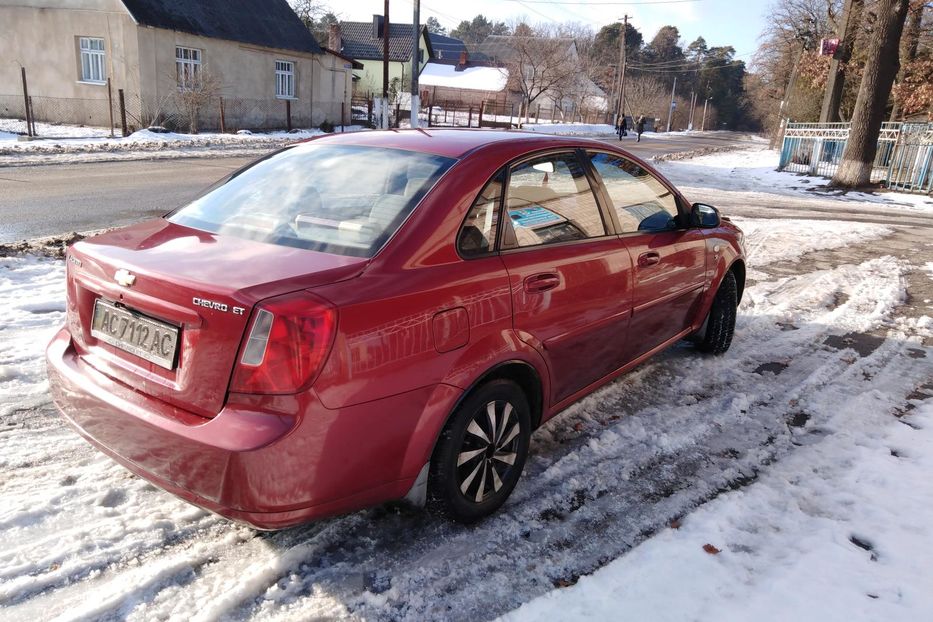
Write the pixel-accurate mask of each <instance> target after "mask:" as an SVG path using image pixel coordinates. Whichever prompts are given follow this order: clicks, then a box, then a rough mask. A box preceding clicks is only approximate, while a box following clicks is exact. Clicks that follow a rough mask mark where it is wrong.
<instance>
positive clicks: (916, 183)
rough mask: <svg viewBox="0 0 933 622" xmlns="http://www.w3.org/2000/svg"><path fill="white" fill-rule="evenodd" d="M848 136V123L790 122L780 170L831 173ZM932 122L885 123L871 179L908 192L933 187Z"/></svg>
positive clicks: (922, 190)
mask: <svg viewBox="0 0 933 622" xmlns="http://www.w3.org/2000/svg"><path fill="white" fill-rule="evenodd" d="M848 138H849V124H848V123H788V124H787V128H786V130H785V133H784V142H783V144H782V146H781V161H780V164H779V165H778V170H782V171H790V172H795V173H805V174H808V175H819V176H821V177H832V176H833V175H834V174H835V173H836V169H837V168H838V167H839V162H840V161H841V160H842V154H843V151H845V146H846V141H847V140H848ZM931 160H933V123H900V122H898V123H883V124H882V126H881V133H880V134H879V136H878V150H877V153H876V155H875V161H874V163H873V165H872V172H871V181H872V182H873V183H879V182H880V183H884V184H885V185H886V186H887V187H889V188H892V189H896V190H903V191H908V192H918V193H924V192H925V193H929V192H930V191H931V189H933V171H931Z"/></svg>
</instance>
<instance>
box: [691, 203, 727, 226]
mask: <svg viewBox="0 0 933 622" xmlns="http://www.w3.org/2000/svg"><path fill="white" fill-rule="evenodd" d="M690 220H692V221H693V226H694V227H699V228H700V229H715V228H716V227H718V226H719V223H720V222H721V219H720V217H719V210H717V209H716V208H715V207H713V206H712V205H706V204H705V203H694V204H693V208H692V209H691V210H690Z"/></svg>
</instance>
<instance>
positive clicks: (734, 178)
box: [657, 144, 933, 213]
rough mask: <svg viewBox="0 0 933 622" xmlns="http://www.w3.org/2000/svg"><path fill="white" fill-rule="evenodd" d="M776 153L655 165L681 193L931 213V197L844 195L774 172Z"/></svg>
mask: <svg viewBox="0 0 933 622" xmlns="http://www.w3.org/2000/svg"><path fill="white" fill-rule="evenodd" d="M779 160H780V154H779V153H778V152H777V151H773V150H770V149H767V148H766V146H765V145H764V144H758V145H756V146H754V147H750V148H748V149H740V150H736V151H729V152H727V153H714V154H711V155H706V156H700V157H696V158H691V159H689V160H683V161H668V162H658V163H657V166H658V168H659V169H660V170H661V171H662V172H663V173H664V174H665V175H666V176H667V177H669V178H670V179H671V181H673V182H674V183H675V184H677V186H678V187H680V188H681V190H684V191H687V190H688V189H689V188H705V187H706V188H708V187H713V188H716V189H717V190H727V191H733V192H744V193H749V194H751V195H753V196H754V195H758V196H759V197H763V196H772V197H773V196H774V195H784V196H794V197H801V196H811V197H812V196H817V197H826V196H830V197H833V198H838V199H840V200H842V201H848V202H850V203H856V204H857V203H866V204H883V205H890V206H897V207H902V208H905V209H908V210H914V211H918V212H929V213H933V197H930V196H929V195H923V194H909V193H906V192H887V191H880V192H876V193H867V192H846V191H840V190H831V189H828V188H827V187H826V184H827V183H828V181H829V180H828V179H826V178H824V177H811V176H808V175H801V174H798V173H788V172H783V171H778V170H776V169H777V165H778V162H779Z"/></svg>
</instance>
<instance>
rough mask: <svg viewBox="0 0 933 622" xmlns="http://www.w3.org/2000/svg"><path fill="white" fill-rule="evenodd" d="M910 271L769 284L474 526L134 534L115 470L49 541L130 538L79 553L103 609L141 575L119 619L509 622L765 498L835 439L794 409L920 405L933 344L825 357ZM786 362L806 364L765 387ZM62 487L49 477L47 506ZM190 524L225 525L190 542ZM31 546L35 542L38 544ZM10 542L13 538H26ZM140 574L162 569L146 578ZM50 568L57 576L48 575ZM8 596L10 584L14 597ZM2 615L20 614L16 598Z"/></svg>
mask: <svg viewBox="0 0 933 622" xmlns="http://www.w3.org/2000/svg"><path fill="white" fill-rule="evenodd" d="M902 269H903V266H902V265H900V264H899V263H898V262H896V261H894V260H893V259H879V260H876V261H875V262H874V263H872V262H866V263H864V264H861V265H859V266H840V267H838V268H836V269H834V270H829V271H820V272H815V273H811V274H807V275H801V276H798V277H790V278H785V279H778V280H776V281H766V282H763V283H760V284H758V285H757V286H756V287H753V288H750V290H749V292H748V294H749V300H748V301H747V302H746V304H745V306H744V307H743V309H742V311H741V313H740V325H739V327H738V330H739V334H738V335H737V338H736V341H735V342H734V345H733V350H732V351H730V353H729V354H727V355H726V356H725V357H723V358H717V359H709V358H701V357H699V356H698V355H696V354H694V353H693V352H692V351H691V349H690V348H688V347H677V348H674V349H672V350H670V351H669V352H668V353H666V354H664V355H662V356H661V357H659V358H657V359H655V360H654V361H653V362H651V363H648V364H646V365H645V366H642V367H641V368H639V369H638V370H636V371H634V372H633V373H631V374H628V375H627V376H625V377H623V378H622V379H620V380H619V381H617V382H615V383H613V384H612V385H610V386H608V387H606V388H605V389H603V390H602V391H600V392H599V393H597V394H596V395H594V396H590V397H589V398H587V399H585V400H583V401H582V402H580V403H578V404H576V405H575V406H573V407H571V408H570V409H568V411H566V412H565V413H563V414H562V415H561V416H559V417H558V418H557V419H556V420H555V421H554V422H551V423H549V424H547V425H546V426H545V427H544V428H543V429H542V430H539V432H538V433H537V434H536V435H535V438H534V441H533V452H534V454H533V456H532V458H531V460H530V461H529V464H528V471H527V473H526V477H525V478H523V481H522V483H520V485H519V487H518V488H517V489H516V493H515V496H514V498H513V499H512V500H511V501H510V502H509V503H508V504H507V505H506V507H505V508H503V512H502V513H501V514H500V515H497V516H495V517H492V518H491V519H489V520H487V521H484V522H483V523H482V524H481V525H478V526H475V527H469V528H463V527H460V526H455V525H450V524H448V523H447V522H446V521H444V520H443V519H439V518H437V517H434V516H432V515H430V514H423V513H418V512H408V511H398V510H395V509H392V508H377V509H374V510H367V511H364V512H359V513H356V514H354V515H351V516H348V517H343V518H339V519H333V520H331V521H326V522H324V523H319V524H315V525H311V526H308V527H302V528H297V529H293V530H289V531H287V532H282V533H277V534H262V535H255V534H252V532H249V534H250V535H247V536H244V537H245V538H246V539H245V540H244V539H242V538H241V537H240V536H242V534H243V528H240V527H236V526H234V525H230V524H226V523H224V522H223V521H219V520H217V519H212V518H211V519H207V518H203V517H202V518H195V519H193V520H191V519H189V520H188V521H187V522H186V521H185V518H184V517H182V516H180V515H179V512H178V511H177V509H176V510H175V511H174V512H163V515H165V516H166V518H165V519H159V521H157V522H156V523H153V522H152V518H151V517H152V515H153V513H158V512H159V511H160V510H159V506H160V505H168V506H172V504H173V503H176V504H177V503H180V502H176V501H175V500H174V499H173V498H172V497H170V496H168V495H166V494H164V493H161V492H156V491H146V492H145V494H143V495H141V497H140V498H141V499H142V501H143V502H142V503H141V504H140V505H139V506H136V507H133V508H132V509H131V508H130V507H127V504H126V503H124V504H123V505H122V506H120V507H118V508H116V510H118V512H115V514H117V515H118V516H121V517H123V520H124V521H125V522H126V525H129V526H130V528H129V529H127V531H125V532H124V533H123V535H122V536H120V529H121V527H125V526H121V524H120V523H119V521H115V520H113V518H114V517H113V516H112V515H108V514H107V512H106V511H104V512H103V514H96V513H95V512H93V511H91V512H90V513H88V511H87V509H88V507H90V506H91V505H93V504H92V501H90V499H91V497H90V495H91V494H92V493H93V494H96V495H98V496H99V495H101V494H105V493H106V492H107V491H108V490H110V489H113V488H115V487H119V486H121V485H122V486H125V485H126V482H125V481H123V482H122V483H121V480H120V479H119V478H117V477H116V476H113V475H111V474H109V473H108V476H107V477H105V478H103V481H102V482H100V486H99V487H98V489H95V487H94V486H93V482H89V483H88V488H87V489H86V491H85V493H84V494H83V496H79V500H80V499H82V498H83V499H84V500H85V505H86V506H87V507H83V506H82V505H81V504H80V503H79V504H78V505H77V506H76V507H75V508H71V510H72V512H77V515H78V516H80V518H81V520H84V521H87V525H86V526H84V528H81V527H77V528H74V531H70V532H69V531H68V530H67V529H63V527H62V524H61V523H55V522H54V521H51V522H50V523H49V524H47V525H44V526H43V530H47V531H46V533H55V534H57V535H59V536H61V537H62V539H63V541H64V542H69V541H71V540H75V539H77V540H80V539H83V538H91V539H93V538H96V537H97V535H98V529H99V528H101V527H103V526H106V525H109V526H110V528H111V529H113V536H112V537H111V541H110V546H111V547H112V548H111V549H105V550H103V551H100V550H91V551H82V550H81V549H80V548H71V549H69V551H68V553H67V555H66V556H65V558H66V559H70V558H73V557H78V558H80V557H82V556H89V557H90V558H91V560H93V559H94V558H95V557H98V558H99V559H100V560H109V566H107V568H105V569H104V570H101V571H99V572H96V571H92V572H91V573H90V574H87V575H72V577H71V579H70V582H72V585H74V586H76V588H75V589H77V588H79V591H80V592H81V593H82V594H84V595H87V596H88V597H89V600H93V601H95V602H96V601H100V602H104V601H107V598H108V596H107V595H108V594H110V595H113V594H118V593H120V591H121V590H123V589H125V587H126V585H128V584H126V583H123V577H124V576H125V575H126V574H127V573H130V572H132V573H133V575H132V576H135V577H136V579H134V580H133V581H134V583H132V584H133V585H136V586H138V589H137V588H132V589H133V590H134V591H132V593H131V596H132V598H130V599H129V600H128V601H127V602H126V603H125V604H124V605H121V606H120V607H119V608H114V607H110V608H108V609H106V611H105V612H104V614H103V615H109V616H112V617H114V616H115V617H120V618H124V617H125V618H126V619H171V618H175V619H186V618H189V617H191V615H192V612H202V615H203V616H204V619H210V618H211V617H213V618H216V617H220V616H222V617H225V618H231V619H237V618H240V619H247V618H262V619H272V620H274V619H294V618H307V617H310V616H312V615H328V616H352V617H357V616H359V617H366V618H372V619H428V618H437V617H444V618H448V619H476V618H487V617H492V616H494V615H496V614H497V613H500V612H502V611H505V610H507V609H509V608H511V607H512V606H514V605H515V604H517V603H520V602H524V601H525V600H527V599H528V598H530V597H532V596H534V595H537V594H540V593H542V592H544V591H546V590H548V589H550V588H551V586H552V585H553V582H554V581H558V580H570V581H572V580H573V579H574V577H575V576H577V575H579V574H581V573H586V572H590V571H592V570H594V569H596V568H598V567H599V566H600V565H602V564H604V563H606V562H607V561H609V560H610V559H612V558H614V557H617V556H618V555H619V554H622V553H624V551H626V550H628V549H629V548H630V547H631V546H634V545H635V544H637V543H638V542H640V541H641V540H643V539H644V538H646V537H648V536H650V534H651V533H653V532H654V531H656V530H657V529H659V528H662V527H664V526H665V525H666V524H667V523H668V522H669V520H670V519H671V518H674V517H677V516H680V515H683V514H684V513H686V512H689V511H690V510H691V509H692V508H694V507H696V505H698V504H699V503H702V502H703V501H705V500H707V499H709V498H712V497H713V496H715V495H717V494H719V493H720V492H721V491H723V490H728V489H729V488H730V487H733V486H737V485H743V484H745V483H747V482H748V481H750V480H751V479H753V478H754V477H755V475H756V473H757V471H758V470H759V469H760V468H762V467H763V466H765V465H767V464H768V463H769V462H770V461H771V460H774V459H776V458H779V457H780V456H782V455H785V454H786V453H787V452H789V451H792V450H793V448H794V446H795V444H799V443H804V442H805V443H810V442H819V440H820V438H822V437H823V436H824V435H825V434H831V433H833V430H823V429H821V427H820V426H821V425H822V423H821V421H820V420H819V418H816V417H814V418H812V419H811V420H810V422H809V423H808V424H807V425H806V426H805V427H804V428H803V429H801V430H798V429H791V428H790V427H788V426H787V424H786V423H785V417H786V416H788V415H789V414H790V413H791V412H793V411H804V410H808V409H810V410H818V409H816V408H813V406H817V405H821V404H824V403H825V402H827V401H828V402H833V401H837V402H838V403H839V404H844V403H845V396H844V395H841V393H845V392H846V391H843V390H842V389H840V386H843V387H845V388H846V390H847V391H851V390H857V391H863V390H870V389H871V388H873V387H875V386H883V387H884V388H885V389H887V390H888V391H889V392H890V393H891V394H892V399H895V400H896V399H900V398H901V397H902V396H906V395H907V394H908V393H910V391H911V390H912V389H913V386H916V384H917V377H918V375H924V374H925V375H927V376H929V375H930V374H931V373H933V370H931V369H930V362H931V360H933V354H931V353H930V352H929V349H927V350H926V351H927V357H926V358H924V359H908V358H907V357H906V356H905V354H904V353H905V350H906V349H907V348H908V347H910V348H913V349H916V346H917V344H916V343H915V342H908V341H906V340H905V336H904V335H895V336H892V338H891V339H889V340H887V341H886V342H885V343H884V344H882V345H881V346H880V347H878V348H877V349H876V350H875V351H874V352H872V353H871V354H870V355H869V356H867V357H864V358H860V357H858V356H857V355H855V354H854V353H853V352H851V351H837V350H833V349H831V348H828V347H827V346H824V345H823V343H822V342H823V340H824V339H825V337H826V336H827V335H829V334H840V333H844V332H847V331H851V330H871V329H876V328H877V327H879V326H881V325H882V324H883V323H884V322H885V321H886V319H887V318H888V317H889V316H890V314H891V312H892V311H893V304H894V301H895V300H896V299H897V294H898V292H899V291H900V289H901V288H902V283H901V280H900V277H899V274H900V272H901V271H902ZM837 292H839V293H841V294H844V295H845V296H844V298H846V299H845V300H843V299H842V298H840V297H837V296H835V294H836V293H837ZM892 296H893V298H892ZM840 300H842V302H841V303H839V304H837V302H838V301H840ZM879 301H881V302H882V303H883V304H881V305H879V304H878V303H879ZM778 323H780V324H783V325H784V326H785V327H786V326H787V325H789V324H793V326H794V328H796V329H795V330H786V331H785V330H782V326H781V325H779V324H778ZM908 360H909V361H910V362H911V363H912V364H913V366H912V367H911V366H908V365H907V364H906V361H908ZM918 360H919V362H917V361H918ZM775 361H777V362H780V363H781V364H786V365H787V367H786V368H784V369H783V370H782V371H780V373H778V374H771V373H769V372H765V373H763V374H762V375H759V374H756V373H754V370H755V369H757V368H758V366H760V365H762V364H766V363H772V362H775ZM865 373H868V374H869V375H870V376H871V377H872V378H873V379H872V380H869V379H868V378H866V377H865V376H864V374H865ZM860 376H861V377H860ZM749 387H750V388H751V390H748V388H749ZM743 388H744V389H745V391H744V393H743V391H742V389H743ZM24 438H26V437H25V436H24ZM0 442H2V441H0ZM95 469H96V470H97V471H100V470H101V467H100V465H99V464H97V465H94V464H91V465H88V473H89V474H91V473H93V472H94V471H95ZM105 471H106V469H105ZM92 479H93V478H92ZM131 480H133V481H138V480H135V478H131ZM51 483H52V479H51V478H48V479H47V480H46V481H45V482H44V483H43V484H42V486H41V487H40V491H41V490H48V489H49V487H50V486H51ZM69 501H70V500H69ZM183 507H184V506H183ZM147 522H148V523H147ZM189 523H204V524H206V527H205V528H202V529H196V530H193V531H191V532H187V533H186V532H185V527H186V526H188V525H189ZM37 531H38V530H37ZM103 531H106V530H103ZM247 531H248V530H247ZM23 535H26V536H28V537H27V538H25V539H24V542H29V541H30V539H31V538H32V537H35V536H36V531H31V532H29V533H28V534H23ZM234 535H237V536H238V537H234ZM4 538H5V536H2V535H0V543H3V544H6V543H7V542H8V540H5V539H4ZM194 538H198V539H199V540H200V541H201V543H203V546H204V547H205V549H204V555H205V557H204V561H203V563H200V564H198V565H197V566H196V571H193V572H192V573H188V572H185V571H184V570H177V571H172V570H171V569H172V568H174V566H172V563H171V560H172V559H175V558H174V557H173V555H177V554H179V553H178V551H180V550H182V549H183V548H184V547H186V546H190V545H191V541H192V540H193V539H194ZM166 542H167V543H168V546H167V549H166V550H165V551H164V552H163V551H160V547H161V546H165V544H166ZM160 543H161V544H160ZM66 548H67V547H66ZM0 550H5V548H2V549H0ZM133 559H142V560H146V565H144V566H143V568H142V569H141V570H139V571H138V572H135V571H133V568H132V567H131V566H129V563H130V562H131V561H132V560H133ZM165 560H168V561H165ZM150 561H151V564H149V562H150ZM163 561H165V564H167V565H161V564H162V562H163ZM157 563H158V564H160V565H159V566H158V567H156V566H155V564H157ZM53 565H54V564H53ZM3 566H4V567H6V564H5V563H4V564H3ZM33 571H34V574H35V575H36V578H39V579H41V577H42V576H44V575H46V574H48V572H47V571H46V570H45V569H41V568H36V567H34V568H33ZM147 573H149V574H151V575H153V576H154V578H153V580H151V581H147V580H146V575H147ZM14 580H15V579H14ZM9 586H10V584H9V581H4V580H2V579H0V589H3V588H7V587H9ZM121 586H122V587H121ZM139 586H141V587H139ZM68 589H69V588H67V587H65V586H64V584H58V585H55V586H54V587H50V588H47V589H44V590H43V591H41V592H38V593H34V594H38V595H35V596H32V597H28V598H25V599H23V600H20V601H17V602H19V603H20V606H13V607H2V608H0V613H3V612H4V611H5V613H4V615H6V614H9V615H10V617H12V618H13V619H28V617H24V614H25V613H26V612H27V610H32V611H37V610H38V609H36V607H37V606H38V605H40V604H43V605H45V604H49V605H53V606H56V605H57V606H60V605H61V604H62V603H61V602H60V601H61V599H60V598H58V595H59V594H57V593H61V592H67V590H68ZM71 593H72V594H74V593H77V592H76V591H75V592H71ZM107 602H110V601H107ZM0 603H2V604H8V603H6V601H5V600H4V599H3V598H2V597H0ZM45 611H46V612H48V611H52V609H49V608H46V609H45ZM59 613H61V612H59Z"/></svg>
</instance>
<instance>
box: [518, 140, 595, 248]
mask: <svg viewBox="0 0 933 622" xmlns="http://www.w3.org/2000/svg"><path fill="white" fill-rule="evenodd" d="M506 209H507V211H508V221H507V222H508V224H510V225H511V227H510V228H511V231H510V232H509V234H506V236H505V241H506V242H508V243H507V244H506V243H503V244H502V246H503V248H505V247H508V248H514V247H516V246H518V247H524V246H537V245H539V244H554V243H557V242H568V241H573V240H583V239H586V238H594V237H599V236H603V235H605V234H606V225H605V223H604V222H603V219H602V214H601V213H600V211H599V206H598V205H597V204H596V197H595V195H594V194H593V191H592V189H591V188H590V184H589V182H588V181H587V179H586V174H585V172H584V170H583V166H582V165H581V164H580V161H579V160H578V159H577V156H576V154H575V153H560V154H551V155H547V156H542V157H539V158H535V159H533V160H529V161H526V162H523V163H521V164H518V165H516V166H515V167H513V168H512V171H511V174H510V176H509V187H508V191H507V194H506ZM512 233H514V235H511V234H512Z"/></svg>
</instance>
